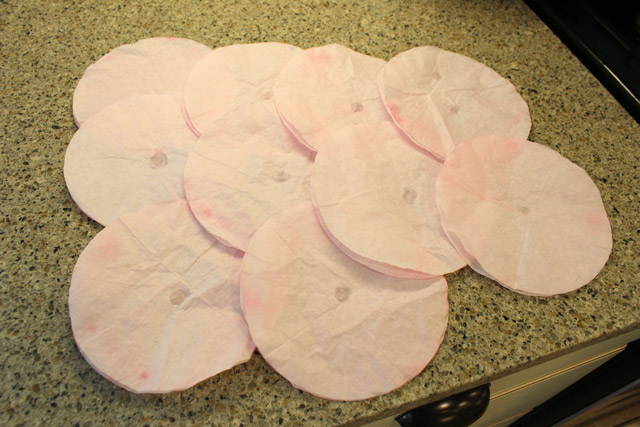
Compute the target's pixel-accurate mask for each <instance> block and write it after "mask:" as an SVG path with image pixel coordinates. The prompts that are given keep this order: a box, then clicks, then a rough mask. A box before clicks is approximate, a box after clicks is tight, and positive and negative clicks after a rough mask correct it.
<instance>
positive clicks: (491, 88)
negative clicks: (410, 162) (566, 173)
mask: <svg viewBox="0 0 640 427" xmlns="http://www.w3.org/2000/svg"><path fill="white" fill-rule="evenodd" d="M380 93H381V95H382V98H383V100H384V103H385V105H386V107H387V110H388V111H389V113H390V114H391V116H392V117H393V120H394V121H395V122H396V124H397V125H398V126H399V127H400V129H402V131H404V132H405V133H406V134H407V136H409V138H411V140H412V141H414V142H415V143H416V144H418V145H420V146H422V147H424V148H426V149H427V150H429V151H430V152H432V153H433V154H434V155H435V156H436V157H438V158H440V159H444V158H445V157H447V155H448V154H449V153H450V152H451V150H453V148H454V147H455V146H456V144H458V143H460V142H461V141H464V140H465V139H468V138H472V137H475V136H481V135H505V136H509V137H513V138H521V139H526V138H527V136H528V135H529V130H530V129H531V118H530V116H529V107H528V106H527V104H526V102H525V101H524V99H522V97H521V96H520V94H518V91H517V90H516V88H515V87H514V86H513V85H512V84H511V83H510V82H509V81H508V80H507V79H505V78H503V77H501V76H500V75H499V74H498V73H496V72H495V71H493V70H492V69H491V68H489V67H487V66H486V65H484V64H481V63H480V62H478V61H475V60H473V59H471V58H469V57H466V56H463V55H460V54H457V53H454V52H449V51H446V50H442V49H439V48H437V47H434V46H425V47H417V48H414V49H410V50H408V51H406V52H402V53H401V54H399V55H397V56H396V57H394V58H393V59H391V60H390V61H389V62H388V63H387V64H386V65H385V67H384V70H383V72H382V74H381V81H380Z"/></svg>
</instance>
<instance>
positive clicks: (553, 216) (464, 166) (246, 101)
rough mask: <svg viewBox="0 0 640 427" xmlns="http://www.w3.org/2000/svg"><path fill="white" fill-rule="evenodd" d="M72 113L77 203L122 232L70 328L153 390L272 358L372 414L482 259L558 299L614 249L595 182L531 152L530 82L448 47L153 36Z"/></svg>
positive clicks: (105, 370) (406, 375)
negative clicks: (454, 286) (219, 42)
mask: <svg viewBox="0 0 640 427" xmlns="http://www.w3.org/2000/svg"><path fill="white" fill-rule="evenodd" d="M74 116H75V118H76V122H77V124H78V125H79V126H80V129H79V130H78V132H77V133H76V135H75V136H74V137H73V139H72V141H71V143H70V144H69V147H68V150H67V155H66V157H65V166H64V173H65V179H66V181H67V184H68V187H69V192H70V194H71V196H72V197H73V199H74V200H75V201H76V203H77V204H78V206H79V207H80V208H81V209H82V210H83V211H85V212H86V213H87V214H88V215H89V216H91V217H92V218H93V219H95V220H96V221H98V222H100V223H102V224H108V225H107V227H106V228H105V229H104V230H102V231H101V232H100V233H98V235H97V236H96V237H95V238H94V239H93V240H92V241H91V242H90V243H89V245H88V246H87V247H86V249H85V250H84V251H83V252H82V254H81V255H80V257H79V258H78V262H77V264H76V267H75V269H74V273H73V276H72V278H71V287H70V291H69V312H70V316H71V322H72V329H73V333H74V337H75V339H76V342H77V344H78V348H79V349H80V351H81V352H82V354H83V355H84V357H85V358H86V359H87V361H88V362H89V363H90V364H91V365H92V366H93V367H94V368H95V369H96V370H97V371H98V372H99V373H101V374H102V375H103V376H105V377H106V378H108V379H109V380H111V381H113V382H114V383H115V384H117V385H119V386H121V387H124V388H126V389H127V390H130V391H133V392H136V393H164V392H169V391H173V390H182V389H185V388H187V387H191V386H193V385H194V384H196V383H199V382H201V381H203V380H205V379H207V378H208V377H211V376H213V375H215V374H217V373H218V372H220V371H222V370H225V369H229V368H230V367H232V366H233V365H235V364H238V363H242V362H244V361H246V360H247V359H248V358H249V357H250V356H251V353H252V352H253V350H254V346H255V344H257V348H258V350H259V351H260V353H261V354H262V356H263V357H264V358H265V359H266V360H267V362H269V363H270V364H271V365H272V366H273V367H274V369H275V370H276V371H278V372H279V373H280V374H282V375H283V376H284V377H285V378H287V379H288V380H289V381H290V382H291V383H292V385H293V386H295V387H298V388H301V389H303V390H305V391H307V392H309V393H312V394H314V395H317V396H320V397H323V398H327V399H340V400H359V399H367V398H370V397H373V396H377V395H380V394H383V393H387V392H389V391H391V390H393V389H395V388H398V387H401V386H402V385H403V384H405V383H406V382H407V381H410V380H411V379H412V378H413V377H415V376H416V375H418V374H419V373H420V372H421V371H422V370H423V369H424V367H425V365H426V364H428V363H429V361H430V360H431V359H432V358H433V356H434V355H435V353H436V352H437V349H438V347H439V345H440V343H441V341H442V339H443V336H444V333H445V330H446V324H447V312H448V301H447V298H448V295H447V294H448V292H447V284H446V281H445V279H444V277H443V275H444V274H447V273H450V272H452V271H455V270H457V269H459V268H462V267H463V266H464V265H465V264H466V263H469V264H470V266H471V268H473V269H474V270H476V271H477V272H479V273H480V274H484V275H487V276H489V277H491V278H493V279H494V280H496V281H497V282H498V283H500V284H502V285H504V286H505V287H507V288H509V289H512V290H514V291H516V292H519V293H521V294H525V295H523V296H522V298H531V296H529V295H547V296H548V295H554V294H559V293H564V292H570V291H573V290H575V289H577V288H579V287H581V286H583V285H585V284H587V283H588V282H589V281H590V280H591V279H592V278H593V277H595V276H596V275H597V274H598V272H599V271H600V269H601V268H602V266H603V265H604V263H605V262H606V260H607V258H608V255H609V252H610V251H611V229H610V226H609V221H608V218H607V215H606V211H605V208H604V206H603V204H602V200H601V198H600V195H599V192H598V190H597V188H596V186H595V185H594V183H593V182H592V181H591V179H590V178H589V177H588V175H587V173H586V172H585V171H583V170H582V169H580V168H579V167H578V166H576V165H574V164H572V163H570V162H569V161H568V160H566V159H565V158H563V157H562V156H560V155H559V154H558V153H555V152H554V151H552V150H551V149H549V148H547V147H545V146H543V145H540V144H537V143H534V142H528V141H527V140H526V139H527V137H528V132H529V128H530V124H531V120H530V118H529V113H528V108H527V106H526V103H525V102H524V100H523V99H522V98H521V97H520V95H519V94H518V93H517V90H516V88H515V87H514V86H513V85H511V83H510V82H508V81H507V80H506V79H504V78H503V77H501V76H499V75H498V74H497V73H496V72H494V71H493V70H491V69H490V68H488V67H486V66H485V65H483V64H480V63H478V62H477V61H475V60H472V59H470V58H467V57H464V56H462V55H458V54H455V53H453V52H446V51H443V50H441V49H438V48H435V47H424V48H417V49H412V50H410V51H408V52H404V53H401V54H399V55H398V56H397V57H395V58H393V59H392V60H391V61H390V62H389V63H385V61H384V60H382V59H378V58H372V57H369V56H366V55H363V54H361V53H357V52H355V51H353V50H351V49H348V48H346V47H344V46H339V45H328V46H321V47H316V48H311V49H307V50H304V51H303V50H302V49H299V48H297V47H294V46H290V45H286V44H281V43H259V44H252V45H234V46H228V47H222V48H218V49H215V50H211V49H209V48H208V47H206V46H204V45H202V44H200V43H197V42H194V41H190V40H185V39H174V38H153V39H147V40H142V41H140V42H138V43H135V44H132V45H127V46H122V47H120V48H116V49H114V50H113V51H112V52H110V53H109V54H107V55H105V56H104V57H103V58H101V59H100V60H98V61H97V62H96V64H94V65H92V66H90V67H89V68H88V69H87V71H86V73H85V75H84V76H83V77H82V79H81V80H80V82H79V83H78V87H77V88H76V92H75V94H74ZM541 142H543V143H545V142H548V141H541ZM309 149H311V150H312V151H309ZM315 151H317V155H316V154H315V153H314V152H315ZM187 159H188V160H187ZM442 159H445V161H444V163H442ZM222 243H224V245H223V244H222ZM243 251H246V253H244V252H243ZM241 290H242V292H241ZM252 337H253V338H252ZM254 341H255V344H254ZM408 344H410V345H408ZM205 384H206V383H205ZM202 387H207V385H202Z"/></svg>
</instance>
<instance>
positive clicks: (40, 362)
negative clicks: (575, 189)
mask: <svg viewBox="0 0 640 427" xmlns="http://www.w3.org/2000/svg"><path fill="white" fill-rule="evenodd" d="M0 28H1V29H2V31H1V32H0V58H1V62H0V82H2V84H1V86H0V87H1V90H2V96H1V97H0V106H1V110H0V111H1V115H2V116H1V117H2V121H1V125H2V128H1V131H0V147H1V149H2V152H1V157H0V171H1V173H2V180H3V185H2V186H1V188H0V194H1V196H2V203H1V204H0V209H1V213H2V226H1V228H0V237H1V239H2V245H1V246H0V254H1V258H0V260H1V261H0V262H1V263H0V283H1V285H2V296H1V297H0V311H1V313H2V314H1V317H0V325H1V327H0V334H1V341H0V367H1V368H0V369H1V372H2V379H3V381H2V383H1V384H0V424H2V425H19V424H25V425H34V424H39V423H42V424H53V425H91V424H97V425H122V424H125V425H131V424H134V425H143V424H149V425H159V424H162V425H168V424H171V423H174V422H175V423H177V424H179V425H190V424H201V425H209V424H220V425H248V424H257V425H279V424H282V425H336V424H346V423H355V424H359V423H364V422H366V421H371V420H373V419H376V418H381V417H383V416H385V415H388V414H391V413H394V412H398V411H400V410H402V409H410V408H412V407H415V406H418V405H420V404H423V403H426V402H429V401H433V400H435V399H438V398H441V397H443V396H446V395H449V394H452V393H455V392H459V391H462V390H463V389H466V388H469V387H472V386H473V385H476V384H479V383H484V382H486V381H490V380H491V379H493V378H496V377H499V376H503V375H505V374H506V373H508V372H512V371H515V370H518V369H522V368H524V367H527V366H532V365H533V364H536V363H539V362H541V361H544V360H547V359H549V358H552V357H556V356H558V355H561V354H564V353H567V352H569V351H572V350H575V349H577V348H580V347H583V346H586V345H588V344H590V343H592V342H595V341H597V340H602V339H605V338H606V337H608V336H613V335H617V334H620V333H623V332H625V331H628V330H632V329H635V328H638V327H639V326H640V265H639V262H640V261H639V253H640V250H639V242H640V214H639V211H640V209H639V205H638V200H639V197H640V196H639V195H638V189H640V180H639V179H638V176H639V175H640V172H639V171H638V165H640V149H639V145H638V143H639V139H640V127H639V126H638V124H637V123H636V122H634V121H633V119H632V118H631V117H630V116H629V115H628V114H627V113H626V112H625V111H624V110H623V108H622V107H621V106H620V105H619V104H618V103H617V102H616V101H615V100H614V98H613V97H612V96H611V95H610V94H609V93H608V92H607V91H606V90H605V89H604V88H603V87H602V86H601V85H600V83H598V81H597V80H596V79H595V78H594V77H592V76H591V74H590V73H589V72H588V71H587V70H586V69H585V67H584V66H582V64H581V63H580V62H579V61H578V60H577V59H576V58H575V57H574V56H573V55H572V54H571V53H570V51H569V50H568V49H567V48H566V47H565V46H564V45H563V44H562V43H561V42H560V41H559V40H558V39H557V38H556V37H555V36H554V35H553V34H552V33H551V31H549V30H548V29H547V28H546V27H545V26H544V24H543V23H542V22H541V21H540V20H539V19H538V18H537V17H536V16H535V15H534V14H533V12H531V11H530V10H529V9H528V8H527V7H526V6H525V5H524V4H523V3H520V2H512V1H507V0H505V1H483V0H478V1H471V2H469V1H453V0H447V1H427V0H416V1H406V0H389V1H386V0H373V1H371V2H349V1H344V2H338V1H334V0H322V1H314V0H303V1H301V2H299V3H293V2H290V1H288V0H269V1H267V0H262V1H253V0H239V1H231V0H215V1H213V0H211V1H201V2H173V1H166V0H165V1H162V0H157V1H152V0H146V1H138V2H128V1H124V0H117V1H109V2H100V3H98V2H95V3H93V2H88V1H80V0H76V1H36V0H24V1H2V2H0ZM160 35H164V36H178V37H187V38H191V39H194V40H197V41H199V42H201V43H204V44H206V45H208V46H210V47H218V46H223V45H229V44H233V43H247V42H262V41H280V42H287V43H291V44H294V45H297V46H300V47H302V48H307V47H311V46H317V45H322V44H327V43H341V44H344V45H346V46H349V47H351V48H353V49H355V50H357V51H359V52H362V53H366V54H370V55H374V56H378V57H381V58H384V59H389V58H391V57H392V56H394V55H395V54H397V53H400V52H402V51H404V50H406V49H409V48H412V47H415V46H422V45H436V46H439V47H441V48H444V49H448V50H453V51H455V52H459V53H462V54H465V55H468V56H470V57H472V58H475V59H477V60H479V61H481V62H484V63H485V64H487V65H489V66H491V67H493V68H494V69H495V70H497V71H498V72H499V73H500V74H502V75H503V76H506V77H508V78H509V79H511V81H512V82H513V84H514V85H515V86H516V88H518V90H519V91H520V93H521V94H522V96H523V97H524V99H525V100H526V101H527V102H528V104H529V108H530V110H531V116H532V120H533V128H532V131H531V135H530V139H531V140H533V141H536V142H539V143H542V144H546V145H549V146H551V147H552V148H554V149H555V150H557V151H558V152H560V153H561V154H562V155H564V156H565V157H567V158H569V159H570V160H572V161H573V162H575V163H577V164H578V165H580V166H581V167H583V168H584V169H585V170H586V171H587V173H588V174H589V175H590V176H591V177H592V178H593V180H594V181H595V183H596V185H597V186H598V188H599V189H600V191H601V193H602V197H603V200H604V204H605V206H606V209H607V212H608V214H609V218H610V220H611V226H612V229H613V238H614V248H613V253H612V254H611V258H610V259H609V262H608V264H607V265H606V267H605V268H604V270H603V271H602V272H601V273H600V275H599V276H598V277H597V278H596V279H595V280H593V282H592V283H590V284H589V285H588V286H585V287H583V288H581V289H580V290H578V291H576V292H572V293H570V294H568V295H563V296H557V297H552V298H534V297H527V296H523V295H518V294H515V293H513V292H510V291H508V290H506V289H504V288H502V287H500V286H498V285H497V284H495V283H494V282H492V281H491V280H488V279H486V278H483V277H481V276H479V275H478V274H476V273H474V272H472V271H471V270H470V269H468V268H465V269H463V270H461V271H459V272H458V273H456V274H453V275H451V276H449V277H448V279H449V283H450V318H449V327H448V330H447V333H446V336H445V339H444V342H443V344H442V347H441V348H440V350H439V352H438V354H437V355H436V357H435V358H434V360H433V361H432V363H431V364H430V365H429V366H428V367H427V368H426V369H425V371H424V372H422V373H421V374H420V375H419V376H418V377H416V378H415V379H414V380H412V381H411V382H410V383H408V384H407V385H405V386H404V387H402V388H400V389H398V390H396V391H394V392H392V393H389V394H387V395H384V396H381V397H378V398H375V399H370V400H366V401H361V402H351V403H346V402H333V401H327V400H322V399H319V398H316V397H313V396H311V395H309V394H307V393H303V392H301V391H298V390H296V389H295V388H293V387H292V386H291V385H290V384H289V383H288V382H287V381H286V380H284V379H283V378H282V377H280V376H279V375H278V374H277V373H275V372H274V371H273V370H272V369H271V368H270V367H269V366H268V365H267V364H266V363H265V362H264V360H263V359H262V358H261V357H260V356H259V355H258V354H255V355H254V356H253V358H252V359H251V361H249V362H248V363H247V364H245V365H241V366H237V367H235V368H233V369H231V370H230V371H228V372H224V373H222V374H220V375H218V376H216V377H214V378H212V379H209V380H207V381H204V382H203V383H201V384H199V385H197V386H196V387H193V388H192V389H189V390H187V391H184V392H178V393H171V394H167V395H135V394H131V393H128V392H126V391H124V390H123V389H120V388H118V387H116V386H115V385H113V384H112V383H110V382H109V381H107V380H105V379H104V378H102V377H101V376H100V375H99V374H97V373H96V372H95V371H94V370H93V369H92V368H91V367H90V366H89V364H88V363H87V362H86V361H85V360H84V359H83V358H82V356H81V355H80V353H79V351H78V349H77V348H76V346H75V343H74V340H73V336H72V334H71V327H70V322H69V316H68V308H67V297H68V290H69V281H70V278H71V273H72V270H73V267H74V264H75V261H76V259H77V257H78V255H79V254H80V252H81V251H82V250H83V248H84V247H85V246H86V244H87V243H88V242H89V241H90V240H91V238H92V237H93V236H94V235H95V234H96V233H97V232H98V231H99V230H100V229H101V227H100V226H99V225H98V224H96V223H94V222H92V221H91V220H89V219H88V218H87V217H86V216H85V215H83V214H82V212H80V210H79V209H78V208H77V207H76V206H75V204H74V203H73V201H72V200H71V198H70V196H69V193H68V192H67V190H66V188H65V183H64V178H63V175H62V165H63V160H64V154H65V149H66V147H67V144H68V142H69V140H70V139H71V137H72V136H73V133H74V132H75V131H76V126H75V124H74V121H73V116H72V111H71V104H72V96H73V90H74V88H75V86H76V84H77V82H78V79H79V78H80V77H81V76H82V74H83V72H84V70H85V69H86V67H87V66H88V65H90V64H91V63H93V62H94V61H96V60H97V59H98V58H100V57H101V56H102V55H104V54H105V53H107V52H108V51H109V50H111V49H112V48H115V47H117V46H119V45H122V44H126V43H132V42H135V41H137V40H139V39H142V38H146V37H151V36H160Z"/></svg>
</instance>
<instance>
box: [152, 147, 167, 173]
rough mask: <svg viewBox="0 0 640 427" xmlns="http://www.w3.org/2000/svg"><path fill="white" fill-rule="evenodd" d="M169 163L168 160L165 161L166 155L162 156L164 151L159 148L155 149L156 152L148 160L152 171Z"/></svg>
mask: <svg viewBox="0 0 640 427" xmlns="http://www.w3.org/2000/svg"><path fill="white" fill-rule="evenodd" d="M167 163H169V159H167V155H166V154H164V151H162V149H160V148H156V152H155V153H154V154H153V156H151V159H150V160H149V166H151V167H152V168H153V169H156V168H160V167H162V166H165V165H166V164H167Z"/></svg>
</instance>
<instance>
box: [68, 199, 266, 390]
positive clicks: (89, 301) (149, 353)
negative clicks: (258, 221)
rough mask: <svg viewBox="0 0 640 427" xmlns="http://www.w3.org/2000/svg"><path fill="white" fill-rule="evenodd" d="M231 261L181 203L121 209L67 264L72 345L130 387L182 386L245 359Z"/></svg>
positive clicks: (245, 336)
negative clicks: (70, 272)
mask: <svg viewBox="0 0 640 427" xmlns="http://www.w3.org/2000/svg"><path fill="white" fill-rule="evenodd" d="M241 260H242V257H241V253H240V252H238V251H236V250H234V249H231V248H229V247H227V246H224V245H222V244H220V243H219V242H217V241H216V240H215V239H214V238H213V237H211V236H210V235H208V234H207V233H206V232H205V231H204V230H203V229H202V227H200V225H199V224H198V222H197V221H196V220H195V218H193V216H192V215H191V212H190V210H189V207H188V206H187V202H186V201H181V200H176V201H172V202H164V203H159V204H154V205H148V206H145V207H144V208H142V209H140V210H138V211H136V212H132V213H128V214H126V215H123V216H122V217H120V218H119V219H118V220H117V221H114V222H112V223H111V224H109V225H108V226H107V227H106V228H105V229H103V230H102V231H101V232H100V233H98V234H97V235H96V237H95V238H94V239H93V240H92V241H91V242H90V243H89V245H87V247H86V248H85V250H84V251H83V252H82V254H81V255H80V257H79V258H78V261H77V263H76V266H75V268H74V270H73V276H72V278H71V287H70V289H69V314H70V316H71V326H72V329H73V335H74V337H75V340H76V343H77V344H78V348H79V349H80V351H81V352H82V354H83V356H84V357H85V358H86V359H87V361H88V362H89V363H90V364H91V366H93V367H94V368H95V369H96V370H97V371H98V372H99V373H100V374H101V375H103V376H105V377H106V378H107V379H109V380H110V381H113V382H114V383H116V384H118V385H119V386H121V387H123V388H125V389H127V390H129V391H132V392H135V393H167V392H170V391H175V390H183V389H186V388H188V387H191V386H193V385H194V384H196V383H198V382H200V381H203V380H205V379H207V378H209V377H211V376H213V375H216V374H217V373H219V372H221V371H224V370H227V369H229V368H231V367H233V366H234V365H237V364H239V363H243V362H246V361H247V360H249V358H250V357H251V354H252V352H253V350H254V345H253V341H252V340H251V337H250V335H249V332H248V328H247V325H246V322H245V321H244V318H243V315H242V312H241V309H240V288H239V285H238V279H239V273H240V264H241Z"/></svg>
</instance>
